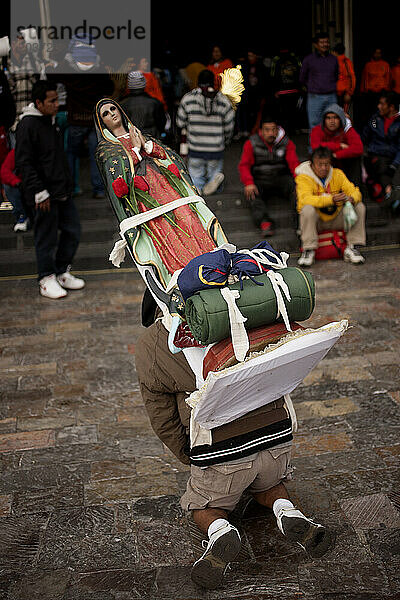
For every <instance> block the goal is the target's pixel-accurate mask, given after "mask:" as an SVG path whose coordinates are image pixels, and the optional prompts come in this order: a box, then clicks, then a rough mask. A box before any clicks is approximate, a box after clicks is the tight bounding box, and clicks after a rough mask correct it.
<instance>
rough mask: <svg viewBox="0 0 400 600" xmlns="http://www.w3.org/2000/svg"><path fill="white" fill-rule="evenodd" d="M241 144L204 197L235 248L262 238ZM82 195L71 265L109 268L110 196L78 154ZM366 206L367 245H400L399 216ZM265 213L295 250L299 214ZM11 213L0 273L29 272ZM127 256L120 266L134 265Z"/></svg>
mask: <svg viewBox="0 0 400 600" xmlns="http://www.w3.org/2000/svg"><path fill="white" fill-rule="evenodd" d="M296 145H297V148H298V153H299V158H300V160H304V159H305V157H306V143H305V138H304V136H303V137H302V138H300V139H299V140H296ZM241 148H242V145H241V144H240V143H238V142H236V143H233V144H232V145H231V146H230V148H229V149H228V150H227V152H226V156H225V168H224V171H225V176H226V183H225V188H224V191H223V193H221V194H218V195H213V196H210V197H208V198H207V204H208V205H209V207H210V209H211V210H212V211H213V212H214V213H215V215H216V216H217V218H218V219H219V221H220V223H221V225H222V227H223V229H224V231H225V233H226V235H227V237H228V239H229V241H230V242H232V243H233V244H235V245H236V246H238V248H251V247H252V246H254V245H255V244H256V243H257V242H259V241H260V240H261V239H263V238H262V237H261V236H260V233H259V231H258V230H257V228H256V227H255V226H254V225H253V221H252V218H251V214H250V210H249V208H248V206H246V204H245V202H244V199H243V195H242V186H241V184H240V181H239V176H238V170H237V165H238V162H239V158H240V153H241ZM81 165H82V176H81V179H82V182H83V186H82V187H83V189H84V194H83V195H82V196H81V197H79V198H77V199H76V204H77V207H78V210H79V214H80V218H81V226H82V237H81V243H80V245H79V248H78V252H77V254H76V257H75V260H74V270H75V271H84V270H99V269H108V268H113V267H112V265H111V263H110V262H109V260H108V256H109V253H110V251H111V249H112V247H113V245H114V242H115V241H116V240H117V239H119V236H118V233H117V232H118V223H117V220H116V217H115V216H114V213H113V211H112V208H111V205H110V203H109V201H108V199H107V198H106V199H104V200H94V199H92V198H91V193H90V184H89V174H88V164H87V162H86V161H85V159H81ZM365 202H366V205H367V244H368V246H387V245H393V244H400V217H393V216H390V215H389V216H388V215H385V214H383V211H382V209H381V207H380V206H379V204H377V203H376V202H374V201H371V200H369V199H368V198H367V199H366V200H365ZM269 212H270V215H271V217H272V218H273V219H274V221H275V223H276V234H275V235H274V236H273V237H271V238H268V241H269V242H270V243H271V244H272V246H274V248H276V249H277V250H285V251H287V252H289V253H291V254H296V253H298V252H299V245H300V244H299V239H298V236H297V234H296V229H297V214H296V212H295V211H294V210H293V208H292V207H291V206H290V205H289V201H287V200H283V199H280V198H272V199H271V202H270V208H269ZM13 224H14V221H13V216H12V214H11V212H10V211H7V210H0V277H4V276H15V275H33V274H35V273H36V260H35V249H34V243H33V233H32V231H28V232H26V233H14V231H13ZM132 266H133V265H132V262H131V261H130V259H129V258H127V260H126V262H125V263H123V264H122V268H123V267H132Z"/></svg>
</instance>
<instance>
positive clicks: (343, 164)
mask: <svg viewBox="0 0 400 600" xmlns="http://www.w3.org/2000/svg"><path fill="white" fill-rule="evenodd" d="M310 144H311V149H312V150H315V149H316V148H319V147H320V146H323V147H324V148H329V150H330V151H331V152H332V156H333V166H334V167H337V168H338V169H341V170H342V171H343V172H344V173H345V175H346V177H347V179H349V180H350V181H351V182H352V183H354V185H356V186H357V187H360V185H361V160H362V155H363V151H364V146H363V143H362V141H361V137H360V136H359V134H358V133H357V131H356V130H355V129H354V127H353V126H352V123H351V121H350V119H349V118H348V117H347V116H346V114H345V112H344V110H343V108H341V107H340V106H339V105H338V104H330V105H329V106H328V107H327V108H326V109H325V110H324V112H323V115H322V121H321V123H320V125H316V126H315V127H313V128H312V130H311V135H310Z"/></svg>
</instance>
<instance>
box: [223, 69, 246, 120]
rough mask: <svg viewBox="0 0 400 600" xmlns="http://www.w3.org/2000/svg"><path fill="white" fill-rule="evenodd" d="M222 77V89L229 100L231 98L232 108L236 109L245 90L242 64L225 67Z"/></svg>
mask: <svg viewBox="0 0 400 600" xmlns="http://www.w3.org/2000/svg"><path fill="white" fill-rule="evenodd" d="M220 77H221V88H220V91H221V92H222V93H223V94H225V96H226V97H227V98H228V100H230V102H231V104H232V108H233V109H234V110H236V108H237V105H238V104H239V102H240V100H241V96H242V93H243V91H244V85H243V75H242V71H241V66H240V65H237V66H236V67H232V68H230V69H225V71H224V72H223V73H221V75H220Z"/></svg>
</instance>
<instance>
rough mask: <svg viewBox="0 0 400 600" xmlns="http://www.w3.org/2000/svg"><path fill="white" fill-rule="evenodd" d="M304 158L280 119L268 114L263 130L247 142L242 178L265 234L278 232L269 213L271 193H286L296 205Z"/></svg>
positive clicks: (264, 118)
mask: <svg viewBox="0 0 400 600" xmlns="http://www.w3.org/2000/svg"><path fill="white" fill-rule="evenodd" d="M299 163H300V161H299V159H298V157H297V152H296V146H295V145H294V143H293V142H292V141H291V140H290V139H289V138H288V136H287V135H286V133H285V130H284V129H283V128H282V127H280V126H279V125H278V123H277V122H276V119H275V118H274V117H270V116H264V117H263V118H262V120H261V129H260V130H259V131H258V133H255V134H254V135H252V136H251V137H250V138H249V139H248V140H247V141H246V142H245V144H244V146H243V150H242V156H241V158H240V162H239V174H240V181H241V182H242V183H243V185H244V196H245V199H246V201H247V202H248V203H249V204H250V207H251V212H252V217H253V221H254V224H255V225H256V227H259V228H260V230H261V233H262V235H263V236H264V237H267V236H270V235H273V234H274V224H273V221H272V219H271V217H270V216H269V215H268V212H267V204H268V200H269V198H270V197H271V196H276V195H279V196H283V197H284V198H289V199H290V200H291V201H292V206H293V207H294V199H295V185H294V170H295V168H296V167H297V166H298V165H299Z"/></svg>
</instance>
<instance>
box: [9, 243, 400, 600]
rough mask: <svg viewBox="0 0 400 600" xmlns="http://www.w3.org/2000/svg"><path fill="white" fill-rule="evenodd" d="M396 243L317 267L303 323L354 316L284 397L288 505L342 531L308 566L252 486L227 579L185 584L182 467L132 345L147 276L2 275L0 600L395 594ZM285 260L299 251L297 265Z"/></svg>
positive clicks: (398, 586) (341, 598)
mask: <svg viewBox="0 0 400 600" xmlns="http://www.w3.org/2000/svg"><path fill="white" fill-rule="evenodd" d="M399 256H400V254H399V252H398V251H396V252H388V251H386V252H369V253H368V255H367V263H366V264H365V265H364V266H361V267H355V266H352V265H348V264H344V263H342V262H341V261H330V262H324V263H319V264H317V265H315V266H314V267H313V268H312V271H313V273H314V276H315V279H316V287H317V305H316V309H315V311H314V314H313V316H312V318H311V319H310V320H309V321H307V324H308V325H310V326H320V325H323V324H325V323H327V322H329V321H333V320H338V319H342V318H348V319H349V321H350V324H351V325H352V328H351V329H349V330H348V332H347V333H346V334H345V335H344V337H343V338H342V339H341V341H340V342H339V343H338V344H337V345H336V346H335V347H334V348H333V349H332V351H331V352H330V353H329V355H328V356H327V358H326V359H324V361H323V362H322V363H320V365H319V366H318V367H317V368H316V369H315V370H314V371H313V372H311V374H310V375H309V376H308V377H307V378H306V380H305V381H304V383H303V384H302V385H301V386H300V387H299V388H298V389H297V390H296V392H295V393H294V394H293V397H294V402H295V406H296V410H297V414H298V417H299V422H300V424H299V425H300V426H299V431H298V433H297V434H296V436H295V441H294V465H295V467H296V471H295V479H294V480H293V481H292V482H291V483H290V492H291V495H292V499H293V501H294V502H295V503H296V504H297V505H298V506H299V507H300V508H301V509H302V510H304V511H305V512H306V513H307V514H308V515H311V516H314V517H315V518H317V519H321V520H322V521H323V522H325V523H328V524H330V525H332V526H333V527H334V528H335V529H336V530H337V544H336V548H335V549H334V550H333V551H331V552H330V553H329V554H327V555H326V556H325V557H324V558H322V559H319V560H314V561H312V560H310V559H309V558H307V556H305V555H304V553H303V552H302V550H301V549H300V548H296V547H293V546H292V545H290V544H289V543H287V542H286V541H285V539H284V538H283V536H282V535H281V534H280V533H279V531H278V530H277V528H276V525H275V523H274V519H273V517H272V514H271V513H270V512H268V511H266V510H261V509H257V508H256V507H254V505H253V504H252V503H251V502H250V503H249V502H248V501H247V500H248V499H246V498H244V499H243V502H242V503H241V504H240V506H239V507H238V508H237V510H236V511H235V514H234V515H233V517H232V518H233V521H234V522H235V524H236V525H237V526H238V528H239V529H240V531H241V534H242V538H243V549H242V551H241V554H240V556H239V559H240V560H239V561H238V562H237V563H235V564H234V565H233V567H232V570H231V571H229V572H228V575H227V578H226V582H225V583H224V586H223V587H222V588H221V589H220V590H216V591H212V592H205V591H203V590H201V589H199V588H197V587H196V586H195V585H194V584H192V583H191V581H190V578H189V573H190V565H191V563H192V562H193V561H194V560H195V559H196V557H198V556H199V555H200V553H201V551H202V550H201V535H199V534H198V532H197V531H196V530H195V528H194V526H193V525H192V523H191V521H190V519H189V518H187V517H186V516H185V515H184V514H182V512H181V510H180V508H179V496H180V494H181V493H182V491H183V490H184V488H185V482H186V479H187V476H188V471H187V468H186V467H184V466H182V465H180V463H179V462H178V461H177V460H176V459H175V458H174V457H173V456H172V455H171V454H170V453H169V451H168V450H167V449H166V448H165V447H164V446H163V445H162V444H161V442H160V441H159V440H158V439H157V438H156V436H155V435H154V433H153V432H152V430H151V427H150V425H149V421H148V418H147V416H146V413H145V409H144V407H143V404H142V401H141V397H140V394H139V392H138V384H137V379H136V374H135V366H134V355H135V352H136V351H140V348H137V347H136V341H137V338H138V335H139V333H140V330H141V327H140V325H139V324H138V323H139V314H140V301H141V296H142V293H143V289H144V288H143V283H142V282H141V281H140V279H139V276H138V275H137V273H136V272H135V271H134V269H133V268H132V269H125V270H121V271H118V270H114V271H108V272H107V271H106V272H98V273H92V274H86V275H85V276H86V280H87V287H86V288H85V289H84V290H81V291H78V292H75V293H73V292H71V293H70V294H69V295H68V297H67V298H65V299H63V300H60V301H53V300H48V299H45V298H42V297H40V296H39V294H38V291H37V284H36V282H35V281H34V280H33V279H17V278H14V279H12V278H10V279H9V280H7V279H3V280H1V281H0V294H1V307H2V316H1V317H0V321H1V323H0V328H1V330H0V334H1V342H0V348H1V349H0V353H1V367H0V376H1V389H2V392H1V404H0V460H1V468H2V474H1V478H0V486H1V488H0V599H1V600H4V599H6V598H7V599H12V600H17V599H18V600H35V599H39V598H40V600H114V599H116V600H117V599H118V600H128V599H129V600H130V599H143V600H147V599H148V600H150V599H151V600H198V599H208V600H216V599H218V600H220V599H221V600H223V599H233V600H236V599H243V600H272V599H273V600H295V599H296V600H299V599H304V600H325V599H329V600H383V599H385V600H389V599H390V600H395V599H398V598H400V594H399V590H400V536H399V532H400V489H399V482H400V466H399V456H400V373H399V341H400V321H399V301H400V291H399V290H400V286H399V284H400V270H399V264H400V262H399ZM292 264H294V261H292Z"/></svg>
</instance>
